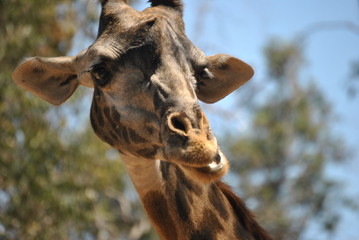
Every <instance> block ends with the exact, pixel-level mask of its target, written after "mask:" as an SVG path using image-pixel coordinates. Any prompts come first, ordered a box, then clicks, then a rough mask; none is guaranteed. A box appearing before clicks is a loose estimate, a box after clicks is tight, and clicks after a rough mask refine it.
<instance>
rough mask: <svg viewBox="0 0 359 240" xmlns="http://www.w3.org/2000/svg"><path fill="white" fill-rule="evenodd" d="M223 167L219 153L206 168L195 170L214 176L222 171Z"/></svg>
mask: <svg viewBox="0 0 359 240" xmlns="http://www.w3.org/2000/svg"><path fill="white" fill-rule="evenodd" d="M224 165H225V163H224V161H223V160H222V157H221V155H220V153H218V154H217V155H216V157H215V159H214V160H213V161H212V162H211V163H210V164H208V166H206V167H200V168H197V170H198V171H200V172H202V173H207V174H216V173H218V172H220V171H221V170H222V169H223V167H224Z"/></svg>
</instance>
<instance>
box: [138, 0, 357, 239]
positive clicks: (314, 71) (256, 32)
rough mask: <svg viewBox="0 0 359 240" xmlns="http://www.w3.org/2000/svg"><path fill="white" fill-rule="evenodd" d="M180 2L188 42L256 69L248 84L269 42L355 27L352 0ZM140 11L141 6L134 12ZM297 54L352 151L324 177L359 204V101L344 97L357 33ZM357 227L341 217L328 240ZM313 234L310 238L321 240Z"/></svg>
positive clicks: (339, 34)
mask: <svg viewBox="0 0 359 240" xmlns="http://www.w3.org/2000/svg"><path fill="white" fill-rule="evenodd" d="M184 3H185V13H184V19H185V23H186V31H187V34H188V36H189V37H190V39H191V40H192V41H193V42H194V43H195V44H196V45H198V46H199V47H200V48H202V49H203V50H204V51H205V52H206V54H208V55H211V54H216V53H220V52H223V53H229V54H232V55H234V56H236V57H239V58H241V59H243V60H245V61H246V62H248V63H250V64H251V65H252V66H253V67H254V68H255V70H256V75H255V77H254V79H253V81H261V80H263V78H264V77H265V76H266V72H265V71H266V70H265V62H264V58H263V47H264V46H265V44H266V43H267V42H268V41H269V40H270V39H272V38H274V37H276V38H280V39H283V40H285V41H286V40H287V41H291V40H293V39H294V37H296V36H298V34H299V33H301V32H303V31H305V30H307V29H308V28H309V27H311V26H313V25H314V24H317V23H321V22H338V21H340V22H342V21H350V22H353V23H355V24H357V25H359V1H357V0H341V1H339V0H315V1H313V0H300V1H299V0H296V1H294V0H225V1H224V0H211V1H209V0H196V1H193V0H184ZM144 6H145V5H144V4H142V3H141V4H140V6H139V8H144ZM204 10H206V11H204ZM303 50H304V55H305V58H306V63H305V65H304V68H303V71H302V72H301V74H302V75H301V77H302V78H303V79H313V80H314V81H315V82H316V84H318V85H319V87H320V89H321V90H322V92H323V93H324V94H325V96H326V98H327V100H328V101H329V102H330V103H331V104H332V106H333V111H334V113H335V114H336V116H337V121H336V122H335V123H334V124H333V129H332V131H334V132H335V133H337V134H338V135H339V136H340V137H341V138H343V139H344V140H345V141H346V143H347V144H348V145H349V146H350V147H351V150H352V152H353V157H352V158H351V159H350V160H349V161H348V162H347V163H346V164H345V166H335V167H332V168H330V169H329V170H328V175H329V176H330V177H332V178H338V179H341V180H343V181H344V185H343V189H344V191H346V192H347V193H348V194H350V195H351V196H352V197H353V198H357V199H359V187H358V186H359V151H358V149H357V145H358V144H359V127H358V125H359V96H358V97H357V98H355V99H351V98H349V97H348V95H347V93H346V86H347V83H348V81H349V74H350V66H351V62H353V61H355V60H357V61H358V60H359V33H356V34H355V33H353V32H351V31H349V30H347V29H345V28H331V29H325V30H324V29H323V30H321V31H317V32H315V33H313V34H311V35H310V36H309V37H308V38H307V39H306V41H305V42H303ZM358 85H359V84H358ZM232 100H233V99H232V98H231V97H229V98H228V99H225V100H224V101H223V102H222V103H219V105H220V104H222V105H226V104H231V101H232ZM244 119H245V118H244ZM243 121H245V120H243ZM245 125H246V124H245V123H244V124H243V126H245ZM214 130H215V131H220V128H215V129H214ZM353 222H354V223H353ZM358 222H359V216H358V215H355V214H352V213H350V212H346V214H345V216H344V219H343V222H342V224H341V225H340V226H339V229H338V232H337V233H336V235H335V236H334V237H333V239H336V240H345V239H358V238H359V229H358V227H357V225H355V224H358ZM348 228H349V229H352V230H349V231H348V230H347V229H348ZM312 231H316V230H315V229H312ZM315 235H316V238H315V239H326V238H325V237H320V236H321V235H320V234H315Z"/></svg>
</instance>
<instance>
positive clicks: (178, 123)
mask: <svg viewBox="0 0 359 240" xmlns="http://www.w3.org/2000/svg"><path fill="white" fill-rule="evenodd" d="M168 127H169V129H170V130H171V131H173V132H176V133H179V134H181V135H187V133H188V132H189V130H190V129H192V124H191V121H190V120H189V118H188V117H187V116H186V114H184V113H173V114H171V115H170V116H169V117H168Z"/></svg>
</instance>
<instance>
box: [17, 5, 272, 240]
mask: <svg viewBox="0 0 359 240" xmlns="http://www.w3.org/2000/svg"><path fill="white" fill-rule="evenodd" d="M149 2H150V3H151V6H150V7H149V8H147V9H145V10H143V11H137V10H135V9H133V8H131V7H130V6H129V5H128V3H127V0H101V1H100V4H101V7H102V11H101V15H100V22H99V28H98V36H97V38H96V40H95V42H94V43H93V44H92V45H91V46H90V47H88V48H87V49H85V50H83V51H81V52H80V53H79V54H78V55H77V56H72V57H68V56H64V57H52V58H49V57H32V58H29V59H26V60H25V61H24V62H23V63H21V64H20V65H19V66H18V67H17V68H16V69H15V71H14V73H13V80H14V82H15V83H16V84H18V85H19V86H21V87H23V88H24V89H26V90H28V91H30V92H31V93H33V94H35V95H37V96H39V97H40V98H42V99H43V100H45V101H47V102H49V103H51V104H54V105H59V104H62V103H63V102H65V101H66V100H67V99H68V98H69V97H70V96H71V95H72V94H73V92H74V91H75V90H76V89H77V87H78V86H79V85H82V86H85V87H90V88H93V89H94V91H93V92H94V94H93V99H92V105H91V110H90V120H91V124H92V127H93V130H94V132H95V133H96V134H97V135H98V137H99V138H100V139H101V140H103V141H104V142H106V143H108V144H109V145H111V146H112V147H114V148H115V149H117V150H118V151H119V152H120V154H121V158H122V160H123V161H124V163H125V166H126V168H127V171H128V173H129V175H130V177H131V180H132V182H133V184H134V187H135V189H136V191H137V193H138V195H139V197H140V199H141V202H142V205H143V207H144V209H145V211H146V213H147V215H148V217H149V219H150V221H151V222H152V224H153V226H154V228H155V230H156V231H157V233H158V234H159V236H160V238H161V239H164V240H176V239H179V240H186V239H188V240H204V239H206V240H214V239H220V240H225V239H226V240H227V239H242V240H244V239H248V240H250V239H255V240H269V239H271V238H270V237H269V235H268V234H267V233H266V232H265V230H264V229H263V228H262V227H261V226H260V225H259V224H258V223H257V222H256V221H255V218H254V217H253V215H252V214H251V212H250V211H249V210H248V209H247V208H246V206H245V204H244V202H243V201H242V200H241V199H240V198H239V197H237V196H236V195H235V194H234V193H233V192H232V190H231V189H230V188H229V187H228V186H227V185H226V184H224V183H223V182H221V178H222V177H223V176H224V175H225V174H226V173H227V172H228V170H229V162H228V160H227V158H226V157H225V155H224V154H223V153H222V151H221V150H220V148H219V146H218V144H217V140H216V137H215V136H214V134H213V133H212V131H211V129H210V126H209V121H208V119H207V117H206V116H205V114H204V113H203V112H202V110H201V107H200V105H199V103H198V100H201V101H203V102H205V103H214V102H217V101H219V100H221V99H222V98H224V97H225V96H227V95H228V94H230V93H231V92H232V91H234V90H235V89H237V88H238V87H240V86H241V85H242V84H244V83H245V82H247V81H248V80H249V79H250V78H251V77H252V75H253V73H254V72H253V69H252V68H251V67H250V66H249V65H248V64H246V63H244V62H243V61H241V60H239V59H237V58H235V57H232V56H229V55H226V54H218V55H213V56H206V55H205V54H204V53H203V52H202V51H201V50H200V49H199V48H197V47H196V46H194V45H193V44H192V43H191V41H190V40H189V39H188V38H187V36H186V35H185V30H184V23H183V19H182V15H183V3H182V1H180V0H151V1H149Z"/></svg>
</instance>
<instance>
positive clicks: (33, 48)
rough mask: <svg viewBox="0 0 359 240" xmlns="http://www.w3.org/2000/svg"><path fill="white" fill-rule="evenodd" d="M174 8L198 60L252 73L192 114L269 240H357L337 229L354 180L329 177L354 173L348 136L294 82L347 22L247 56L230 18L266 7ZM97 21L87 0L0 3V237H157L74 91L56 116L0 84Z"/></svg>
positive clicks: (74, 47) (354, 212)
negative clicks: (209, 131)
mask: <svg viewBox="0 0 359 240" xmlns="http://www.w3.org/2000/svg"><path fill="white" fill-rule="evenodd" d="M184 2H185V4H186V12H185V21H186V23H187V33H188V34H189V37H190V38H191V39H193V41H194V42H195V43H196V44H197V45H199V46H200V47H201V48H202V49H203V50H204V51H205V52H206V53H208V54H215V53H217V52H229V53H232V54H234V55H238V57H241V58H243V59H244V60H246V61H249V62H250V63H251V64H252V65H254V66H255V67H256V69H258V70H259V71H257V75H256V77H255V78H254V79H253V80H252V83H250V84H248V85H247V86H245V87H243V88H242V89H241V90H239V91H237V92H236V93H234V94H232V96H231V97H229V98H227V99H225V100H224V101H222V103H219V104H216V105H210V106H208V105H204V106H203V107H204V108H205V110H206V112H207V113H208V114H209V116H210V120H211V123H212V127H213V128H214V130H215V132H216V134H217V135H218V136H219V137H220V139H221V142H222V143H221V145H222V148H224V150H225V151H226V153H227V154H228V156H230V158H231V159H232V172H231V174H229V176H228V177H227V178H226V181H227V182H229V183H230V184H231V185H232V186H234V187H235V189H236V191H237V192H238V193H239V194H240V196H241V197H242V198H244V199H245V200H246V201H247V203H248V205H249V206H250V207H251V208H252V209H253V210H254V211H255V212H256V213H257V215H258V218H259V220H260V222H261V223H262V224H263V225H264V226H265V227H266V228H267V229H268V230H269V231H270V232H271V234H272V235H273V236H274V238H275V239H356V238H358V237H359V232H358V231H355V230H351V231H348V232H349V233H346V234H343V233H342V232H341V231H342V230H341V228H340V226H341V225H342V224H343V222H345V219H347V218H348V212H350V214H351V215H350V219H354V222H355V221H358V220H359V216H358V215H359V214H358V201H357V199H358V197H359V193H358V191H356V192H354V191H352V190H351V189H350V188H349V191H348V190H347V191H344V190H346V188H345V187H346V185H349V183H348V181H349V180H348V179H354V181H358V178H353V177H351V176H349V175H348V176H345V174H344V176H343V174H342V175H341V177H339V178H338V177H335V176H336V171H335V170H340V169H347V168H348V166H358V164H359V163H358V162H359V160H358V155H356V152H355V151H354V150H352V147H353V146H351V145H350V140H351V139H358V138H355V137H352V136H350V135H348V134H340V131H339V132H338V129H339V130H340V128H338V125H339V124H340V123H339V124H338V120H337V119H338V118H337V115H338V113H337V112H335V110H336V105H335V99H334V100H333V99H328V96H333V94H331V95H330V94H329V95H328V93H327V92H325V91H324V90H326V88H324V87H323V84H322V82H323V80H321V79H315V78H314V77H312V75H311V74H308V73H306V74H303V72H305V71H303V70H304V68H307V67H308V65H309V66H310V61H308V57H307V56H306V55H309V56H310V57H311V59H312V58H313V56H311V51H308V44H309V43H310V41H313V40H311V36H312V35H313V34H318V32H319V33H320V32H322V31H328V30H333V29H334V30H335V29H339V30H340V31H345V32H348V31H349V32H352V33H354V34H357V33H356V31H357V29H359V28H358V19H350V21H347V20H345V21H342V20H340V21H326V19H323V22H319V23H315V24H312V25H309V27H306V26H304V30H303V29H298V30H297V31H296V34H294V35H293V36H290V37H288V36H286V37H285V38H283V37H282V38H280V37H278V36H276V35H275V34H274V35H271V36H268V35H269V34H268V35H267V36H266V37H265V39H264V40H263V42H264V44H262V46H261V47H260V52H259V53H258V49H256V50H255V51H256V55H255V57H252V56H251V54H253V52H255V51H254V50H253V51H251V50H250V49H251V48H253V46H254V41H255V38H254V37H253V36H255V35H253V33H252V32H251V31H254V30H253V29H251V28H250V27H246V26H247V25H246V24H244V23H243V22H245V21H249V20H248V19H246V18H245V17H242V18H241V16H242V15H241V14H244V15H245V13H243V11H244V10H245V9H252V10H253V9H254V10H259V11H256V12H255V13H256V14H255V16H254V17H255V18H257V19H261V18H266V17H268V15H269V14H270V13H271V12H270V10H273V9H271V8H269V7H268V5H266V3H264V2H263V1H261V0H258V1H254V2H253V1H251V3H249V2H248V1H247V0H243V1H226V3H223V2H221V3H220V2H219V1H215V0H211V1H205V0H199V1H196V2H195V3H194V2H193V1H192V2H191V1H184ZM131 3H132V4H134V6H135V7H137V8H143V7H144V2H143V3H142V2H141V1H132V2H131ZM267 4H268V3H267ZM301 4H304V6H306V5H305V4H307V5H308V8H309V7H313V6H312V5H311V3H310V4H308V3H306V2H303V3H301ZM317 4H318V3H316V4H315V6H318V5H317ZM331 4H332V6H335V4H334V3H331ZM232 5H233V6H232ZM259 5H261V6H259ZM293 5H295V3H293ZM337 5H338V9H340V7H339V6H340V3H338V4H337ZM234 6H235V8H234ZM274 6H276V5H275V4H274ZM319 6H320V5H319ZM322 6H324V4H323V5H322ZM355 6H356V5H355ZM358 6H359V5H358ZM321 9H322V11H326V8H325V7H323V8H321ZM276 10H277V13H278V12H279V14H277V15H279V16H280V14H283V15H285V16H287V18H288V12H286V11H283V10H282V12H281V11H280V10H278V9H276ZM318 10H319V8H318ZM225 11H228V12H225ZM273 12H275V11H273ZM357 12H358V15H357V16H358V17H359V8H358V9H357ZM267 14H268V15H267ZM314 14H316V13H315V12H314ZM318 15H319V14H318ZM199 16H200V17H199ZM247 16H248V15H247ZM97 18H98V6H97V5H96V3H95V1H91V0H63V1H51V0H41V1H40V0H14V1H11V3H9V1H6V0H0V35H1V36H2V37H1V38H0V66H1V68H0V239H157V237H156V234H155V233H153V230H152V229H151V227H150V225H149V223H148V221H147V219H146V217H145V216H144V214H143V212H142V210H141V207H140V204H139V202H138V200H137V197H136V194H135V193H134V192H133V187H132V186H131V184H130V183H129V179H128V177H127V175H126V174H125V171H124V169H123V166H122V164H121V161H119V160H118V158H119V156H118V154H117V153H116V152H115V151H114V150H112V149H110V148H108V147H107V146H106V145H105V144H104V143H101V142H100V141H99V140H98V139H97V138H96V137H95V136H94V134H93V132H92V130H91V129H90V127H89V121H88V114H89V111H88V109H89V101H90V99H91V91H89V90H86V89H81V91H78V93H76V95H75V96H74V97H72V98H71V100H70V101H69V102H67V103H65V104H64V105H63V106H61V107H56V108H54V107H52V106H50V105H48V104H47V103H44V102H42V101H41V100H39V99H38V98H36V97H34V96H32V95H31V94H29V93H26V92H25V91H23V90H22V89H19V88H18V87H16V86H15V85H14V84H13V83H12V81H11V72H12V71H13V70H14V68H15V67H16V66H17V64H18V63H19V62H20V61H21V59H23V58H24V57H29V56H35V55H41V56H59V55H68V54H70V55H73V54H76V53H77V52H79V51H80V50H81V49H83V48H85V47H87V46H88V45H89V44H91V43H92V41H93V39H94V38H95V36H96V28H97V27H96V26H97ZM248 18H249V17H248ZM287 21H288V25H290V24H289V23H290V22H291V21H290V19H287ZM293 21H294V20H293ZM238 23H239V24H238ZM249 25H250V24H249ZM278 25H280V24H278ZM262 27H263V26H262ZM286 27H287V28H289V26H286ZM286 27H284V28H286ZM263 28H264V29H266V28H265V27H263ZM242 31H247V32H246V33H243V32H242ZM267 31H268V30H267ZM219 33H220V34H219ZM239 33H243V34H242V35H239V36H238V34H239ZM337 35H338V36H340V32H339V33H337ZM337 35H335V36H337ZM249 38H250V39H249ZM248 39H249V41H248ZM338 39H339V38H338ZM324 40H325V39H323V40H322V41H323V42H325V41H324ZM237 41H238V42H239V43H240V44H237ZM251 41H253V44H252V43H251ZM233 42H234V45H233ZM230 46H236V47H230ZM357 46H359V44H358V45H357ZM228 48H229V49H228ZM232 48H234V49H232ZM309 49H310V48H309ZM354 49H358V48H357V47H356V48H355V47H353V50H354ZM238 51H240V52H239V53H238ZM313 52H314V50H313ZM333 52H334V53H335V51H333ZM357 52H359V51H357ZM334 53H333V54H334ZM318 57H319V60H323V58H324V56H318ZM247 59H248V60H247ZM308 62H309V63H308ZM357 63H358V58H356V59H354V60H353V61H352V62H351V63H346V64H347V65H348V69H349V71H348V75H347V76H341V77H343V78H344V79H346V80H345V81H344V82H345V84H342V85H341V87H340V88H339V89H336V91H338V92H344V93H346V92H347V93H348V95H347V97H348V99H350V101H348V102H349V103H351V102H354V103H355V102H356V101H357V99H358V98H356V92H357V87H358V84H357V79H358V72H359V71H358V64H357ZM312 65H314V66H316V65H315V63H314V64H312ZM309 69H311V70H313V71H314V72H315V68H314V67H312V68H309ZM325 80H326V79H325ZM334 96H336V95H335V94H334ZM340 113H341V112H340ZM356 113H357V111H356ZM352 114H353V116H354V115H355V112H353V113H352ZM228 126H231V127H228ZM355 131H356V134H358V132H357V129H352V134H355ZM348 141H349V144H347V142H348ZM351 143H352V142H351ZM354 147H355V146H354ZM357 183H358V182H356V183H355V182H354V183H353V182H351V183H350V184H351V185H352V186H353V185H354V186H355V185H356V184H357ZM352 222H353V221H352ZM352 224H353V225H351V226H352V228H353V229H355V223H352ZM347 227H350V225H349V224H347ZM348 236H349V237H348Z"/></svg>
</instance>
